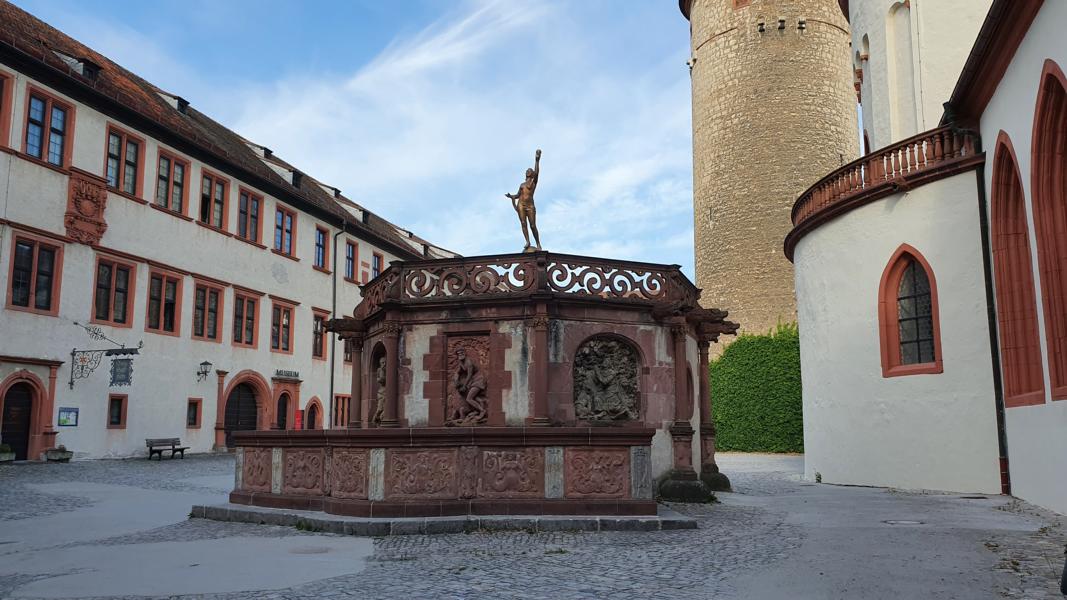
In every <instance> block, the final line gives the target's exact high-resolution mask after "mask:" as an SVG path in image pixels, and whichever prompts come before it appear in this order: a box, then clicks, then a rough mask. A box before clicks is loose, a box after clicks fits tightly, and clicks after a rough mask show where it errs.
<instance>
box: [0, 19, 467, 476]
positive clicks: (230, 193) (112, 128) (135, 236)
mask: <svg viewBox="0 0 1067 600" xmlns="http://www.w3.org/2000/svg"><path fill="white" fill-rule="evenodd" d="M0 211H2V212H0V283H2V285H3V290H4V292H3V302H4V305H3V309H2V310H0V442H2V443H5V444H8V445H10V446H12V448H13V449H14V451H15V453H16V455H17V457H18V458H20V459H22V458H28V459H39V458H40V457H41V456H42V453H43V451H44V450H46V449H48V448H51V447H54V446H57V445H60V444H62V445H64V446H66V447H67V448H68V449H69V450H72V451H74V452H75V456H76V457H79V458H84V457H119V456H136V455H144V454H146V447H145V440H146V439H147V438H172V437H178V438H181V441H182V444H183V445H186V446H189V447H190V449H191V451H193V452H207V451H211V450H213V449H218V448H223V447H225V446H226V444H227V441H228V439H229V434H230V433H232V432H233V431H236V430H240V429H268V428H294V427H298V426H299V427H305V428H323V427H330V426H332V425H333V424H335V423H336V424H338V425H340V424H343V423H345V422H346V421H347V416H346V415H345V414H344V406H345V400H346V399H347V392H348V390H349V389H350V386H351V366H350V365H349V364H348V363H347V362H346V358H347V354H346V353H345V352H344V349H343V348H342V345H341V344H339V343H338V341H336V340H335V339H334V337H333V335H332V334H328V333H323V332H322V331H321V324H322V322H323V320H325V319H329V318H331V317H332V316H334V315H337V314H340V313H341V312H342V311H350V310H351V309H352V308H353V307H354V306H355V305H356V304H357V302H358V301H359V295H360V287H359V286H360V284H362V283H365V282H367V281H369V280H370V279H371V278H373V277H374V276H376V275H377V274H378V273H380V272H381V271H382V270H383V269H384V268H385V267H386V266H387V263H388V262H389V261H393V260H398V259H412V258H424V257H427V256H429V257H449V256H454V255H453V254H452V253H450V252H448V251H446V250H443V249H441V248H438V247H436V246H433V245H432V244H430V243H428V242H426V241H424V240H422V239H420V238H418V237H416V236H415V235H413V234H412V233H411V232H409V231H406V230H403V229H401V228H399V227H397V226H395V225H393V224H391V223H388V222H386V221H385V220H383V219H381V218H380V217H378V216H376V215H374V214H373V213H371V212H369V211H368V210H367V209H365V208H363V207H362V206H360V205H358V204H356V203H354V202H352V201H351V200H349V199H348V198H346V197H345V196H343V195H342V194H341V192H340V191H339V190H337V189H336V188H333V187H331V186H328V185H326V184H324V183H322V182H319V181H316V180H315V179H313V178H312V177H310V176H308V175H305V174H304V173H302V172H301V171H300V170H299V169H297V168H296V167H294V166H293V165H291V164H289V163H287V162H285V161H283V160H281V159H280V158H278V157H277V156H275V155H274V154H273V153H272V152H271V151H270V149H268V148H265V147H263V146H260V145H257V144H255V143H253V142H250V141H248V140H246V139H244V138H242V137H241V136H239V135H238V134H236V133H234V132H233V131H230V130H227V129H226V128H224V127H222V126H221V125H219V124H218V123H216V122H214V121H212V120H211V119H210V118H208V117H207V116H205V115H203V114H201V113H199V112H198V111H196V109H195V108H193V107H192V106H190V105H189V104H188V103H187V102H186V101H185V100H183V99H182V98H181V97H179V96H177V95H175V94H173V93H169V92H167V91H164V90H161V89H159V88H157V87H155V86H153V85H152V84H150V83H148V82H146V81H144V80H143V79H141V78H139V77H137V76H136V75H134V74H132V73H130V72H129V71H126V70H125V69H123V68H122V67H120V66H119V65H116V64H114V63H113V62H111V61H110V60H108V59H107V58H105V57H103V56H101V55H100V54H98V53H97V52H94V51H93V50H92V49H90V48H87V47H86V46H84V45H82V44H80V43H79V42H77V41H76V40H73V39H71V38H70V37H68V36H66V35H64V34H63V33H61V32H59V31H57V30H55V29H54V28H52V27H50V26H48V25H47V24H45V23H43V22H41V21H40V20H38V19H36V18H34V17H33V16H32V15H30V14H28V13H26V12H24V11H22V10H21V9H19V8H17V7H15V6H13V5H11V4H10V3H7V2H4V1H2V0H0ZM86 327H88V328H89V329H88V330H87V329H86ZM90 331H92V332H95V334H97V335H90ZM100 336H103V337H104V338H106V339H100ZM142 342H143V346H141V347H140V349H139V351H138V353H137V354H135V355H132V359H133V361H132V367H133V368H132V381H131V383H130V384H129V385H121V383H122V377H121V375H122V370H123V368H124V367H126V366H128V365H127V363H124V362H122V359H125V358H131V355H118V356H107V355H100V354H95V355H94V354H88V355H79V356H78V360H77V361H73V360H72V353H71V352H72V349H75V348H76V349H77V350H79V351H80V350H106V349H111V348H117V347H119V346H125V347H126V348H137V347H138V346H139V344H141V343H142ZM82 361H86V364H82ZM96 361H99V363H96ZM113 365H114V367H113ZM113 368H115V369H117V370H118V373H116V375H118V376H119V377H118V378H117V381H115V382H114V385H112V383H113V382H112V377H111V371H112V369H113ZM198 371H202V373H199V374H198Z"/></svg>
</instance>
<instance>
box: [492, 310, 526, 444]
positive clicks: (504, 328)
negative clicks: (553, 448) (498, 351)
mask: <svg viewBox="0 0 1067 600" xmlns="http://www.w3.org/2000/svg"><path fill="white" fill-rule="evenodd" d="M497 329H498V331H499V332H500V333H503V334H505V335H509V336H511V347H510V348H508V349H506V350H504V368H505V369H507V370H508V371H510V372H511V387H510V388H508V389H506V390H504V397H503V402H502V404H503V407H504V422H505V423H506V424H507V425H509V426H511V427H520V426H523V425H526V419H527V418H528V417H529V416H530V403H531V402H532V397H531V391H532V390H531V389H530V342H529V338H528V337H527V328H526V323H524V322H522V321H505V322H503V323H500V324H498V326H497Z"/></svg>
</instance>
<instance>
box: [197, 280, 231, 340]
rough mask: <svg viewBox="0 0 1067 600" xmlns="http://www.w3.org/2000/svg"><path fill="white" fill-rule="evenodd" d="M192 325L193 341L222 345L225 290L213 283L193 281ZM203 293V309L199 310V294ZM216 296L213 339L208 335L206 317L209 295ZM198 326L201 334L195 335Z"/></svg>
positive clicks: (208, 307)
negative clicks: (199, 312)
mask: <svg viewBox="0 0 1067 600" xmlns="http://www.w3.org/2000/svg"><path fill="white" fill-rule="evenodd" d="M193 284H194V285H193V325H192V327H191V328H190V329H191V330H192V337H193V339H194V340H203V341H205V342H215V343H216V344H219V343H222V334H223V327H222V325H223V320H224V319H223V315H225V314H226V312H225V309H226V302H225V298H226V290H225V289H224V288H223V287H222V286H220V285H218V284H215V283H210V282H207V281H201V280H198V279H194V280H193ZM201 290H203V292H204V307H203V309H201V308H200V306H199V302H200V299H199V298H200V292H201ZM212 293H215V294H217V296H218V298H217V300H216V302H215V337H211V336H209V335H208V330H207V326H208V315H209V309H210V300H211V294H212ZM200 310H203V312H202V313H201V314H200V315H199V316H197V311H200ZM198 325H199V327H200V331H201V333H200V334H199V335H197V333H196V330H197V326H198Z"/></svg>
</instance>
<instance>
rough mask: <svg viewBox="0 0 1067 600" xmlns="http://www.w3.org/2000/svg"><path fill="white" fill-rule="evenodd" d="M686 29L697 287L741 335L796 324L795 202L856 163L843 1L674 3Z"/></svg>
mask: <svg viewBox="0 0 1067 600" xmlns="http://www.w3.org/2000/svg"><path fill="white" fill-rule="evenodd" d="M679 5H680V7H681V9H682V13H683V14H684V15H685V16H686V17H687V18H688V19H689V21H690V39H691V44H692V55H691V59H690V68H691V74H692V85H693V214H694V220H695V226H694V235H695V246H696V278H697V285H698V286H700V287H701V288H703V290H704V293H703V295H702V299H703V303H704V304H705V305H706V306H722V307H724V308H729V310H730V319H731V320H733V321H737V322H739V323H740V324H741V328H742V329H743V330H745V331H749V332H753V333H763V332H766V331H767V330H768V329H770V328H772V327H774V326H775V325H776V324H777V323H778V322H779V321H794V320H795V319H796V300H795V297H794V292H793V268H792V265H791V264H790V262H789V261H788V260H787V259H786V258H785V255H784V253H783V251H782V242H783V240H784V239H785V236H786V234H787V233H788V232H789V230H790V229H791V228H792V223H791V221H790V218H789V213H790V210H791V208H792V206H793V202H794V200H796V198H797V197H798V196H800V194H801V193H802V192H803V191H804V190H805V189H806V188H807V187H808V186H810V185H811V184H813V183H815V182H816V181H818V180H819V179H820V178H821V177H823V176H824V175H826V174H828V173H829V172H831V171H833V170H834V169H836V168H838V167H839V166H841V165H843V164H845V163H847V162H850V161H852V160H854V159H855V158H856V157H857V156H858V154H859V141H858V140H859V134H858V129H857V127H858V125H857V122H856V91H855V89H854V87H853V74H852V66H851V65H852V62H851V57H850V51H849V38H850V36H849V30H848V21H847V20H846V19H845V15H844V13H843V12H842V10H843V8H842V6H843V5H845V3H844V2H841V3H840V4H839V0H680V1H679Z"/></svg>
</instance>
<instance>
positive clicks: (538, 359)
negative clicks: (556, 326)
mask: <svg viewBox="0 0 1067 600" xmlns="http://www.w3.org/2000/svg"><path fill="white" fill-rule="evenodd" d="M531 324H532V325H533V382H532V383H533V419H531V420H530V425H533V426H534V427H545V426H548V425H551V423H552V421H551V419H549V418H548V324H549V319H548V314H547V311H546V309H545V305H544V304H540V305H538V307H537V315H536V316H535V317H534V318H533V320H532V321H531Z"/></svg>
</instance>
